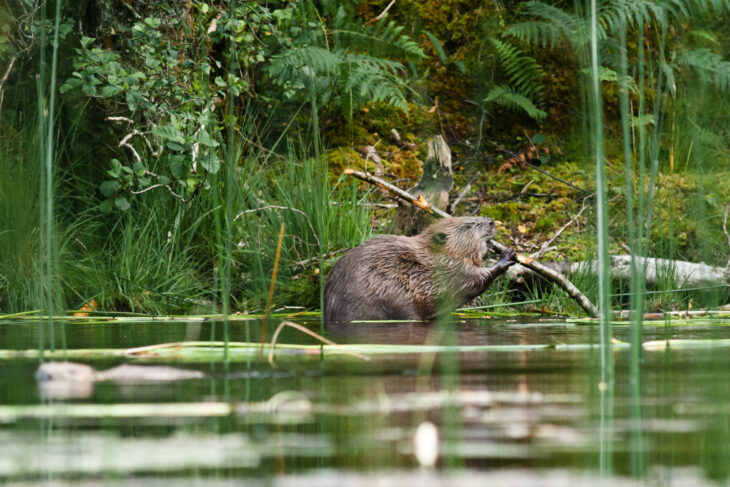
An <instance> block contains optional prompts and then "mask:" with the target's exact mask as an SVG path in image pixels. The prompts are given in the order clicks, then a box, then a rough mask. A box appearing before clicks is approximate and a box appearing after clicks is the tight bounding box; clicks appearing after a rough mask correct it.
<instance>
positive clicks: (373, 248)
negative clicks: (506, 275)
mask: <svg viewBox="0 0 730 487" xmlns="http://www.w3.org/2000/svg"><path fill="white" fill-rule="evenodd" d="M493 236H494V221H493V220H492V219H491V218H484V217H455V218H447V219H443V220H439V221H438V222H436V223H434V224H433V225H431V226H429V227H428V228H426V229H425V230H424V231H423V232H422V233H420V234H418V235H416V236H413V237H402V236H396V235H384V236H380V237H374V238H372V239H370V240H368V241H367V242H365V243H364V244H362V245H360V246H359V247H356V248H354V249H352V250H349V251H348V252H347V253H345V255H343V256H342V257H341V258H340V259H339V260H338V261H337V262H336V263H335V265H334V267H333V269H332V272H331V273H330V275H329V277H328V279H327V283H326V285H325V296H324V315H325V321H326V322H328V323H335V322H346V321H353V320H431V319H434V318H435V317H436V315H437V313H438V310H439V309H448V310H450V309H453V308H455V307H458V306H461V305H463V304H464V303H465V302H467V301H469V300H471V299H473V298H475V297H477V296H479V295H480V294H481V293H483V292H484V291H485V290H486V289H487V287H489V285H490V284H491V283H492V281H494V279H495V278H496V277H497V276H499V275H500V274H502V273H503V272H504V271H505V270H507V268H508V267H509V266H510V265H512V263H513V259H514V252H513V251H512V250H511V249H509V250H508V251H506V252H505V254H506V255H505V254H503V256H502V259H500V261H499V262H497V263H496V264H494V265H493V266H491V267H488V268H484V267H481V265H482V258H483V257H484V255H485V253H486V251H487V242H488V240H489V239H491V238H492V237H493Z"/></svg>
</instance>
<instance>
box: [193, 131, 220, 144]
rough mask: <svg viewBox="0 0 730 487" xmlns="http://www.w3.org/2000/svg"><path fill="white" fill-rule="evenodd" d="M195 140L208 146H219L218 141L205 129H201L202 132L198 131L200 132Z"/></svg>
mask: <svg viewBox="0 0 730 487" xmlns="http://www.w3.org/2000/svg"><path fill="white" fill-rule="evenodd" d="M195 142H197V143H199V144H200V145H204V146H206V147H218V145H219V144H218V141H216V140H215V139H213V137H211V136H210V134H209V133H208V132H207V131H205V130H201V131H200V132H198V134H197V135H196V136H195Z"/></svg>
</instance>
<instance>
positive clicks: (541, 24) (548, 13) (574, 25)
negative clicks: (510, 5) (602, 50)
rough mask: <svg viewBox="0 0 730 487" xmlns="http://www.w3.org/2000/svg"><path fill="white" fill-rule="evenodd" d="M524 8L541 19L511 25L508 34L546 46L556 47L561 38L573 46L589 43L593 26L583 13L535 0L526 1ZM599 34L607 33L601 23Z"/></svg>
mask: <svg viewBox="0 0 730 487" xmlns="http://www.w3.org/2000/svg"><path fill="white" fill-rule="evenodd" d="M523 8H524V13H525V14H526V15H528V16H532V17H536V18H537V19H539V20H532V21H526V22H520V23H518V24H514V25H511V26H510V27H508V28H507V29H506V30H505V35H511V36H514V37H516V38H518V39H521V40H523V41H525V42H527V43H528V44H532V45H535V44H537V45H541V46H546V47H554V46H555V45H556V44H557V43H558V42H559V41H561V40H567V41H568V42H570V43H571V44H572V45H573V46H585V45H587V44H588V42H589V40H590V29H589V26H588V23H587V22H586V21H585V19H583V18H582V17H581V16H580V15H576V14H573V13H570V12H567V11H565V10H562V9H560V8H558V7H555V6H553V5H548V4H546V3H543V2H540V1H536V0H531V1H529V2H525V3H524V4H523ZM597 34H598V38H599V40H600V39H604V38H605V37H606V33H605V30H604V29H603V27H602V26H601V25H599V29H598V33H597Z"/></svg>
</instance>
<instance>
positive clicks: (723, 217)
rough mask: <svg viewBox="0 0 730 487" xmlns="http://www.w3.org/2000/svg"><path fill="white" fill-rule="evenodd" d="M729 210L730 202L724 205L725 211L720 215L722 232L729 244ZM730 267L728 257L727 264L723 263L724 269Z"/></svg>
mask: <svg viewBox="0 0 730 487" xmlns="http://www.w3.org/2000/svg"><path fill="white" fill-rule="evenodd" d="M728 210H730V203H728V204H727V205H725V213H723V215H722V233H724V234H725V236H726V237H727V244H728V245H730V235H728V233H727V212H728ZM729 268H730V259H728V261H727V264H725V269H729Z"/></svg>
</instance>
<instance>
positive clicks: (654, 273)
mask: <svg viewBox="0 0 730 487" xmlns="http://www.w3.org/2000/svg"><path fill="white" fill-rule="evenodd" d="M635 259H636V265H637V267H638V269H639V272H640V273H641V274H642V275H643V276H644V281H645V282H646V283H647V284H650V285H651V284H655V283H656V282H658V281H659V280H660V279H667V278H671V279H673V280H674V282H675V283H676V284H677V286H678V288H679V289H682V288H700V287H705V286H715V285H720V284H721V285H727V284H730V270H728V269H726V268H724V267H715V266H711V265H707V264H705V263H702V262H699V263H698V262H687V261H683V260H671V259H659V258H655V257H639V256H637V257H635ZM548 265H549V266H550V267H551V268H553V269H555V270H556V271H558V272H561V273H564V274H571V275H575V274H579V273H588V274H597V273H598V262H597V261H595V260H589V261H578V262H555V263H550V264H548ZM510 271H511V269H510ZM527 272H529V271H527V270H526V269H519V268H518V269H515V270H514V271H512V272H509V276H510V278H512V279H526V278H528V276H527V274H526V273H527ZM611 277H615V278H619V279H630V278H631V256H630V255H612V256H611Z"/></svg>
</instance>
